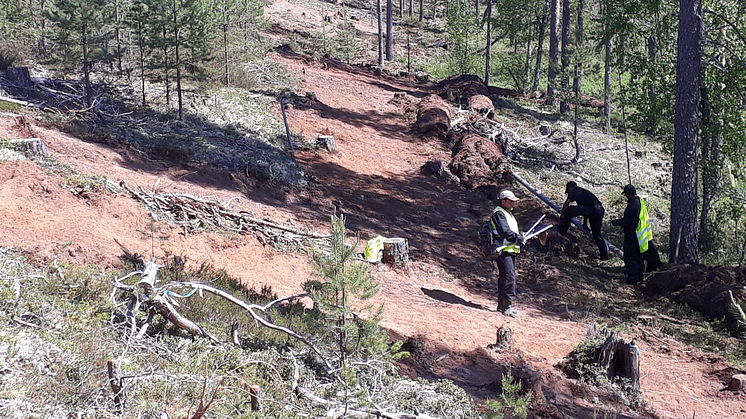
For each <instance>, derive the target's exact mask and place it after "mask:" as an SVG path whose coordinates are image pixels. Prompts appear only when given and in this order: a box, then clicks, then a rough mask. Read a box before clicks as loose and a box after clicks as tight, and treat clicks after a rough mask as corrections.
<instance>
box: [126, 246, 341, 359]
mask: <svg viewBox="0 0 746 419" xmlns="http://www.w3.org/2000/svg"><path fill="white" fill-rule="evenodd" d="M159 267H160V266H159V265H158V264H156V263H155V261H152V260H151V261H147V262H146V263H145V268H144V269H143V270H142V271H136V272H132V273H130V274H129V275H127V276H126V277H125V278H127V277H131V276H134V275H137V274H139V275H141V279H140V281H139V282H138V283H137V285H138V287H139V288H141V289H142V293H141V294H138V295H131V296H130V299H131V302H130V305H129V311H130V312H129V313H128V315H127V317H128V319H131V320H130V328H131V334H130V339H131V340H132V339H141V338H142V337H143V336H144V335H145V332H146V331H147V328H148V325H149V323H150V320H151V318H150V317H149V318H148V321H146V322H145V324H144V325H143V328H142V329H140V330H139V331H136V330H135V329H136V328H137V326H136V324H135V322H134V313H132V312H134V311H136V310H138V309H139V307H140V306H142V307H144V308H145V309H146V310H148V312H149V313H150V314H152V312H153V311H155V312H157V313H158V314H160V315H161V316H162V317H163V318H165V319H167V320H168V321H170V322H171V323H172V324H173V325H174V326H176V327H178V328H179V329H182V330H184V331H186V332H188V333H189V334H191V335H193V336H202V337H208V338H210V339H212V340H214V341H217V339H215V338H214V337H212V336H210V335H209V334H208V333H207V332H205V330H204V329H202V328H201V327H200V326H199V325H198V324H196V323H194V322H193V321H191V320H190V319H188V318H187V317H185V316H183V315H182V314H181V313H179V312H178V310H177V309H176V307H175V306H177V305H178V303H176V302H175V301H174V298H177V297H183V298H186V297H189V296H191V295H192V292H190V293H188V294H187V295H185V296H180V295H178V294H176V293H175V292H173V291H172V290H173V289H175V288H189V289H191V290H192V291H194V290H199V291H200V294H201V292H202V291H205V292H208V293H210V294H213V295H216V296H218V297H221V298H224V299H226V300H228V301H230V302H232V303H233V304H235V305H237V306H239V307H241V308H243V309H244V310H246V311H248V312H249V314H250V315H251V317H253V318H254V320H256V321H257V322H258V323H259V324H261V325H262V326H264V327H267V328H270V329H273V330H277V331H280V332H283V333H285V334H287V335H288V336H291V337H293V338H295V339H297V340H299V341H301V342H302V343H304V344H305V345H307V346H308V347H309V348H311V350H313V351H314V352H315V353H316V354H317V355H318V356H319V358H321V360H322V361H323V362H324V365H325V366H326V368H327V371H328V372H330V373H331V372H333V370H334V368H333V367H332V365H331V363H330V362H329V361H328V360H327V359H326V358H325V357H324V356H323V354H322V352H321V350H320V349H319V348H318V347H316V345H314V344H313V343H312V342H311V341H310V340H308V338H306V337H304V336H301V335H300V334H298V333H296V332H295V331H293V330H291V329H289V328H287V327H284V326H280V325H277V324H275V323H273V322H272V321H271V320H269V319H268V318H266V317H265V316H266V312H267V310H269V309H270V308H272V307H273V306H275V305H277V304H280V303H282V302H284V301H291V300H294V299H296V298H302V297H307V296H308V294H296V295H291V296H288V297H282V298H278V299H275V300H273V301H270V302H269V303H267V304H264V305H260V304H250V303H247V302H245V301H243V300H241V299H239V298H237V297H235V296H234V295H233V294H230V293H228V292H226V291H223V290H221V289H219V288H215V287H213V286H210V285H207V284H202V283H199V282H170V283H167V284H164V285H162V286H157V281H158V275H157V274H158V269H159ZM113 286H114V288H115V289H120V290H124V291H128V292H130V293H133V294H134V289H135V287H132V286H130V285H125V284H122V282H121V280H116V281H114V284H113ZM259 312H262V313H264V316H262V315H260V314H259Z"/></svg>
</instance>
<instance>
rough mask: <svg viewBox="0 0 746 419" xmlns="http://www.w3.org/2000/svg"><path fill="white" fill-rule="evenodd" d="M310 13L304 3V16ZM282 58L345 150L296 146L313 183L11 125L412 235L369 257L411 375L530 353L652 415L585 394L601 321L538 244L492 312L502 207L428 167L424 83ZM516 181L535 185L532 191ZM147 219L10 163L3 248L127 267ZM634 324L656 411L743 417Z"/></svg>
mask: <svg viewBox="0 0 746 419" xmlns="http://www.w3.org/2000/svg"><path fill="white" fill-rule="evenodd" d="M299 7H303V5H300V4H296V3H286V2H283V1H278V2H275V3H274V6H273V7H272V8H270V9H268V14H269V15H270V17H273V18H274V17H276V16H275V15H273V14H272V13H275V12H276V13H280V12H278V10H279V11H282V13H285V14H287V13H291V14H297V15H300V14H301V12H303V11H302V10H300V9H296V8H299ZM311 15H312V14H311V12H310V11H308V14H307V15H306V16H311ZM272 58H273V59H275V60H277V61H279V62H281V63H283V64H285V65H286V66H287V67H288V68H289V69H290V70H291V71H292V72H294V73H295V74H297V75H299V77H302V83H301V85H300V86H299V91H298V92H297V93H299V94H304V93H305V92H314V93H315V94H316V96H317V98H318V100H319V101H318V103H317V104H316V105H315V106H314V107H313V108H312V109H295V108H291V109H288V117H289V120H290V126H291V128H292V129H293V130H295V131H297V132H301V133H303V134H304V136H305V137H306V138H308V139H313V138H315V136H316V135H317V133H320V132H322V131H323V132H330V133H332V134H333V135H334V136H335V138H336V141H337V146H338V148H339V153H336V154H328V153H315V152H306V153H298V159H299V161H301V162H302V164H303V165H304V166H305V167H306V169H307V170H308V171H309V172H310V173H311V174H312V175H313V177H314V178H315V180H316V183H315V186H314V187H313V188H312V189H311V190H310V192H308V193H304V194H302V195H292V196H283V195H281V194H278V193H276V192H275V191H271V190H267V189H265V188H261V187H249V186H247V185H246V183H244V182H242V181H241V180H240V179H238V178H237V177H235V176H231V175H228V174H225V173H221V172H219V171H208V170H205V169H204V168H200V169H198V168H194V167H188V166H184V167H177V166H173V165H171V164H167V163H163V162H158V161H150V160H147V159H144V158H143V157H142V156H140V155H139V154H137V153H135V152H133V151H131V150H127V149H118V148H112V147H108V146H104V145H101V144H96V143H90V142H85V141H82V140H80V139H77V138H74V137H72V136H68V135H65V134H62V133H60V132H58V131H56V130H54V129H50V128H44V127H42V126H41V125H39V124H37V123H35V122H34V121H31V123H30V127H31V132H24V129H25V128H23V125H22V124H19V120H18V118H15V117H12V116H8V115H3V116H0V138H25V137H28V136H29V135H32V136H35V137H39V138H42V139H43V140H44V141H45V143H46V144H47V146H48V148H49V151H50V152H51V153H52V155H53V156H55V158H57V159H58V160H60V161H62V162H64V163H66V164H69V165H70V166H72V167H74V168H76V169H77V170H79V171H80V172H82V173H84V174H88V175H97V174H103V175H106V176H108V177H109V178H111V179H113V180H115V181H119V180H125V181H126V182H127V183H128V184H130V185H133V186H134V185H142V186H144V187H146V188H152V187H153V185H155V184H156V182H159V183H158V184H159V186H158V188H159V190H163V191H168V192H185V193H191V194H194V195H197V196H212V197H216V198H218V199H221V200H223V201H228V200H229V199H231V198H236V197H237V198H238V199H234V200H233V201H231V205H233V206H235V207H236V208H238V209H243V210H247V211H253V212H254V213H255V214H257V215H260V216H266V217H271V218H273V219H275V220H278V221H287V220H290V219H292V220H293V221H294V222H296V223H303V224H306V225H309V226H313V227H315V228H319V229H325V228H328V227H327V226H328V220H329V216H330V214H331V213H332V212H333V211H334V209H335V208H336V209H337V211H338V212H340V213H343V214H345V216H346V217H347V221H348V223H347V226H348V228H349V229H350V231H352V232H356V233H359V234H360V235H361V238H363V239H367V238H368V237H370V236H372V235H374V234H381V235H384V236H388V237H407V238H408V239H409V241H410V246H411V257H412V259H413V261H414V262H413V264H412V266H411V268H410V269H409V270H392V269H390V268H388V267H383V266H382V267H373V266H372V267H371V273H372V274H373V275H374V276H376V278H378V279H379V281H380V283H381V290H382V292H381V294H380V296H379V298H380V300H381V301H384V302H385V303H386V311H385V314H384V321H383V326H384V327H387V328H389V329H390V330H392V333H393V334H395V335H397V336H399V337H401V338H403V339H406V338H408V337H417V338H416V339H415V340H416V341H417V342H420V343H421V344H422V345H423V347H424V349H423V353H425V354H427V357H429V359H430V363H429V364H428V365H429V370H422V369H421V370H417V369H416V368H415V367H411V368H410V367H406V366H405V368H403V371H404V372H407V373H411V374H415V373H417V374H420V375H424V376H427V377H428V378H441V377H442V378H451V379H453V380H455V381H456V382H457V383H459V384H460V385H462V386H464V387H465V388H466V389H467V390H468V391H469V392H470V393H471V394H472V395H474V396H475V397H479V398H495V397H497V394H496V393H495V390H496V388H497V387H496V384H495V383H497V382H499V380H500V377H499V372H500V371H503V370H504V365H506V364H511V365H516V366H521V365H523V366H525V365H530V368H532V369H535V370H539V371H541V372H542V376H543V377H544V378H545V390H546V394H547V397H548V399H549V401H550V402H551V403H552V404H554V405H556V406H557V407H558V409H559V411H560V412H562V413H563V414H565V415H567V416H572V417H587V418H590V417H650V415H640V414H637V415H636V414H630V413H629V412H628V411H627V410H626V409H625V408H624V406H623V405H622V403H621V400H611V399H604V400H599V401H600V402H603V403H604V405H601V404H594V403H593V396H594V395H593V394H590V395H589V394H578V386H576V385H574V384H573V383H572V382H570V381H568V380H566V379H564V378H563V377H562V376H561V375H560V374H559V373H558V371H557V370H556V368H555V367H554V365H555V364H556V363H557V362H558V361H560V360H561V359H562V358H563V357H565V356H566V355H567V354H568V353H569V352H570V351H571V350H572V349H573V347H574V346H575V345H577V344H578V343H579V342H581V341H582V340H583V338H584V336H585V333H586V325H585V323H586V321H592V320H593V319H584V318H583V314H582V313H583V312H584V311H583V309H582V308H580V309H577V308H575V309H572V308H570V309H568V308H567V305H565V306H563V307H558V306H557V305H556V304H554V303H548V302H554V301H559V300H563V299H564V298H565V297H566V296H564V295H562V294H563V292H569V291H568V290H570V288H564V285H563V283H566V282H568V281H572V278H569V277H567V276H566V275H564V274H562V273H560V272H558V271H556V269H554V271H553V270H552V268H551V266H546V265H541V264H540V263H539V262H537V259H536V257H533V256H531V254H530V253H529V254H526V255H523V256H522V259H523V261H521V262H519V263H520V264H519V271H518V276H519V282H520V283H519V297H518V301H517V308H518V310H519V316H518V318H516V319H509V318H506V317H504V316H502V315H500V314H499V313H496V312H495V306H496V303H497V302H496V296H495V293H494V292H493V290H492V287H491V285H490V282H491V280H492V278H493V276H494V275H493V273H492V272H491V267H490V265H489V264H488V263H487V262H485V261H482V260H480V259H479V258H478V257H477V256H476V253H475V252H474V249H473V248H472V245H471V242H470V240H469V235H470V234H471V233H473V231H474V229H475V226H478V225H479V220H480V219H481V218H482V217H484V216H486V215H485V211H488V210H489V208H490V207H491V206H492V205H493V204H492V203H491V202H489V201H488V200H487V197H486V196H484V195H483V194H482V193H480V192H475V191H470V192H469V191H463V190H462V189H460V188H459V187H458V186H457V185H454V184H449V183H444V182H442V181H438V180H435V179H433V178H430V177H428V176H425V175H423V174H421V173H420V167H421V166H422V164H424V163H425V162H427V161H429V160H443V161H448V159H449V158H450V150H448V149H447V148H446V147H445V146H444V145H443V144H440V143H439V142H437V141H435V142H434V141H426V140H424V139H422V138H420V137H418V136H417V135H415V133H413V132H412V130H411V126H412V121H411V120H410V119H408V118H407V115H406V113H405V106H403V105H402V103H401V102H396V101H393V99H394V94H395V93H404V94H405V95H406V98H407V99H408V100H410V101H416V100H418V99H419V98H421V97H423V96H424V95H426V94H429V93H430V92H429V91H428V90H426V89H425V88H424V87H421V86H417V85H414V84H412V83H411V82H409V81H407V80H404V79H393V78H387V77H379V76H376V75H375V74H373V73H372V72H369V71H363V70H359V69H357V68H349V67H346V66H344V65H328V64H327V65H323V64H322V63H311V64H309V63H307V62H304V61H303V60H302V59H300V58H298V57H293V56H291V55H288V56H282V55H280V54H273V55H272ZM278 112H279V109H278ZM27 119H29V118H27ZM159 179H160V181H158V180H159ZM500 186H502V185H500ZM514 190H515V191H516V192H517V193H518V194H519V196H522V197H524V198H528V196H527V195H526V191H524V190H521V189H520V188H514ZM539 211H540V206H539V205H538V204H537V203H535V202H534V201H532V200H530V199H526V200H525V201H524V202H522V203H521V207H519V214H521V216H522V217H523V218H525V220H533V215H535V214H536V213H538V212H539ZM148 219H149V217H148V215H147V213H146V212H145V211H144V210H143V209H142V208H141V207H139V206H138V205H137V203H135V202H134V201H133V200H131V199H129V198H128V197H126V196H125V195H124V194H116V195H112V194H93V193H91V194H87V195H86V196H83V197H76V196H74V195H73V194H72V193H70V190H69V184H68V183H67V181H66V179H64V178H62V177H52V176H50V175H49V174H47V173H46V172H44V171H43V170H41V169H39V168H38V167H36V166H35V165H33V164H31V163H28V162H4V163H0V246H2V247H10V248H15V249H18V250H20V251H22V252H24V253H26V254H28V255H29V256H30V257H31V258H34V259H39V260H43V261H52V260H60V261H70V262H75V263H79V264H88V263H93V264H98V265H100V266H103V267H109V266H116V265H118V263H119V261H118V259H117V257H118V255H119V254H120V250H119V247H118V246H117V245H116V243H114V241H113V239H115V238H116V239H118V240H119V241H120V242H122V243H123V244H125V245H126V246H127V247H129V248H130V249H131V250H136V251H139V252H140V253H143V254H146V255H150V252H151V237H150V235H149V233H147V230H146V228H147V227H146V226H147V223H148ZM525 220H524V222H525ZM160 229H161V232H160V233H159V234H157V238H156V240H155V243H154V248H155V256H156V257H161V256H163V255H164V254H165V253H166V252H169V253H171V254H177V255H179V254H180V255H187V256H188V257H189V259H190V260H191V261H193V263H200V262H203V261H206V262H210V263H212V264H213V265H215V266H216V267H218V268H225V269H227V270H228V271H229V272H231V273H232V274H233V275H235V276H236V277H239V278H241V280H242V281H244V283H245V284H246V285H247V286H254V287H260V286H262V285H270V286H271V287H272V288H273V289H274V290H275V291H276V292H277V293H278V294H280V295H282V294H290V293H295V292H298V291H299V290H300V285H301V284H302V283H303V281H305V280H306V279H308V278H309V277H310V267H309V265H308V264H307V260H306V258H305V257H302V256H298V255H292V254H280V253H277V252H275V251H273V250H271V249H268V248H265V247H263V246H262V245H261V244H259V243H258V242H257V241H256V240H255V239H253V238H251V237H246V236H236V237H233V238H231V237H225V236H222V235H218V234H212V233H199V234H191V235H188V236H185V235H184V234H183V232H181V231H179V230H176V229H173V228H172V227H170V226H168V225H160ZM594 269H596V270H597V271H598V270H600V271H603V269H604V267H598V266H596V267H595V268H594ZM539 271H541V275H537V272H539ZM606 272H607V273H606V275H608V280H609V281H614V282H616V283H618V280H619V277H618V276H615V272H617V273H618V272H619V271H618V269H617V270H616V271H614V270H608V269H607V270H606ZM609 272H610V273H609ZM614 286H615V285H614ZM619 292H622V293H627V294H628V295H629V298H630V299H633V298H634V292H633V291H632V290H630V289H625V288H623V287H619ZM500 326H508V327H510V328H512V329H513V331H514V338H515V348H514V350H512V351H510V352H508V353H503V354H495V353H493V352H491V351H490V350H488V349H486V347H487V345H489V344H491V343H494V341H495V333H496V330H497V328H499V327H500ZM624 337H625V338H626V339H631V338H636V339H637V341H638V344H639V347H640V349H641V351H642V360H643V361H642V379H641V383H642V390H643V397H644V400H645V405H646V407H647V408H648V410H649V411H651V412H654V413H655V414H657V417H660V418H682V419H683V418H691V417H693V415H694V414H696V418H698V419H701V418H712V419H715V418H744V417H746V411H744V409H746V407H745V406H746V396H744V395H740V396H739V395H733V394H732V393H730V392H723V391H720V390H721V389H722V388H723V387H725V385H724V380H727V377H729V375H728V372H729V371H728V370H727V369H726V368H727V367H726V366H725V364H724V363H723V361H722V359H720V358H718V357H715V356H709V355H706V354H701V353H699V352H698V351H697V350H694V349H692V348H688V347H686V346H684V345H682V344H680V343H678V342H675V341H673V340H670V339H668V338H665V337H663V336H658V335H655V334H650V333H648V332H645V333H643V331H642V329H639V330H638V329H635V328H633V329H630V330H629V331H628V332H627V333H626V334H625V336H624ZM421 366H422V363H420V367H421ZM546 383H550V384H546ZM610 409H611V410H610ZM624 412H627V413H624ZM608 415H613V416H608ZM567 416H566V417H567ZM545 417H552V416H545ZM556 417H562V416H556Z"/></svg>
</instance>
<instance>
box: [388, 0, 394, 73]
mask: <svg viewBox="0 0 746 419" xmlns="http://www.w3.org/2000/svg"><path fill="white" fill-rule="evenodd" d="M393 59H394V7H393V1H392V0H386V61H391V60H393Z"/></svg>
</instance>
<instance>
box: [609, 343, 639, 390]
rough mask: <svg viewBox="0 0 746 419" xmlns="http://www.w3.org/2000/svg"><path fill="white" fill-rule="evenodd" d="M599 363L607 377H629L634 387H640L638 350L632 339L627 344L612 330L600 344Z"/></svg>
mask: <svg viewBox="0 0 746 419" xmlns="http://www.w3.org/2000/svg"><path fill="white" fill-rule="evenodd" d="M599 363H600V364H601V366H602V367H603V368H604V369H606V374H607V376H608V377H609V378H613V377H624V378H629V379H630V381H632V385H633V386H634V388H635V389H639V388H640V351H639V350H638V349H637V345H635V341H634V340H632V341H631V342H630V343H629V344H627V343H626V342H625V341H624V340H623V339H621V338H619V336H617V335H616V333H613V332H612V333H611V335H609V337H608V338H607V339H606V342H604V344H603V346H601V353H600V355H599Z"/></svg>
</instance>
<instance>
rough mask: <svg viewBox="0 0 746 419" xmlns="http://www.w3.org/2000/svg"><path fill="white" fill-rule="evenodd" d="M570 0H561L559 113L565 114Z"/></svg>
mask: <svg viewBox="0 0 746 419" xmlns="http://www.w3.org/2000/svg"><path fill="white" fill-rule="evenodd" d="M569 50H570V0H562V53H561V54H562V73H561V74H560V79H561V86H562V95H561V96H562V97H561V98H560V113H561V114H563V115H564V114H566V113H567V111H568V110H569V109H570V104H569V102H568V101H567V96H568V93H569V90H570V75H569V74H568V71H569V68H570V51H569Z"/></svg>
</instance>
